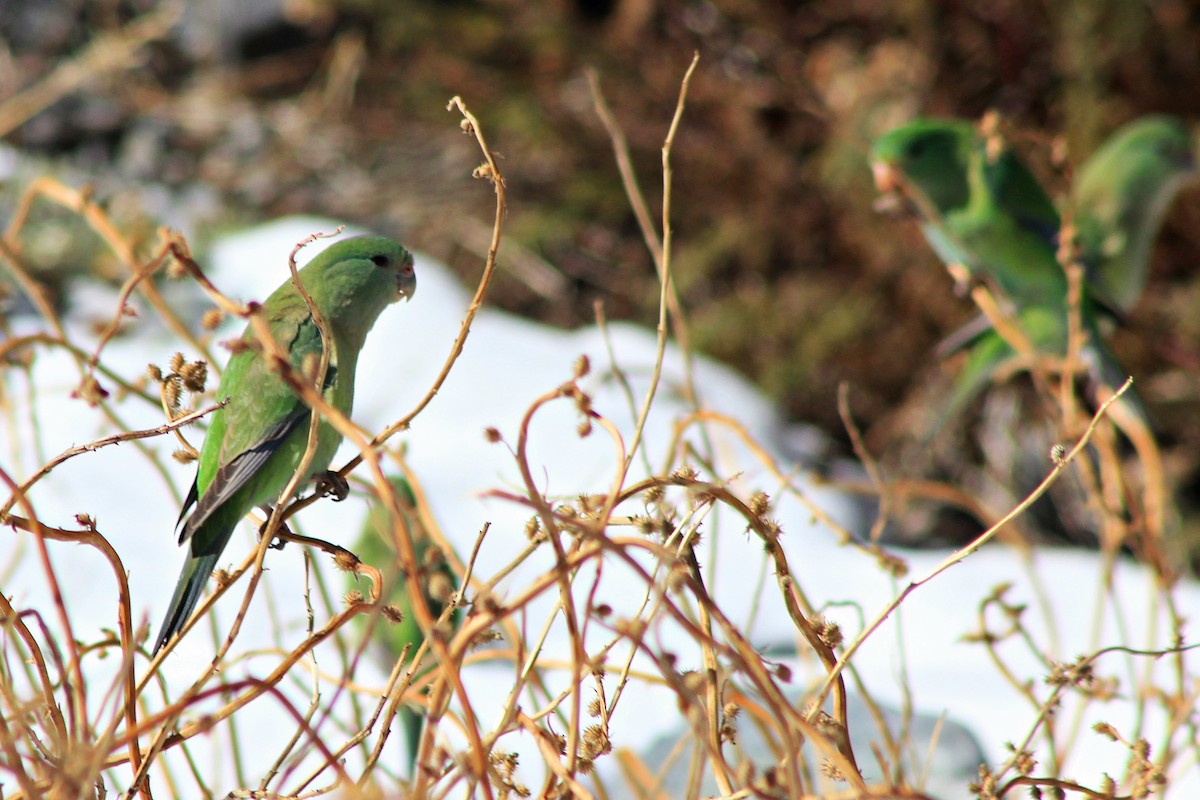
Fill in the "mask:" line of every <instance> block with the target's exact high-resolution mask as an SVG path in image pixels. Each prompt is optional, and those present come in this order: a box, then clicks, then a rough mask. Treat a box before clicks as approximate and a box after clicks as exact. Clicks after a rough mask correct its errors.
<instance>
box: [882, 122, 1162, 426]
mask: <svg viewBox="0 0 1200 800" xmlns="http://www.w3.org/2000/svg"><path fill="white" fill-rule="evenodd" d="M871 165H872V170H873V172H874V175H875V182H876V185H877V186H878V188H879V190H880V191H881V192H883V193H884V194H885V195H897V194H898V195H900V196H901V197H902V198H903V199H904V200H907V201H908V202H909V203H910V204H912V205H913V206H915V207H916V209H917V210H918V211H919V213H920V215H921V217H922V231H923V232H924V234H925V237H926V240H927V241H928V242H929V243H930V245H931V246H932V247H933V249H934V250H935V251H936V252H937V254H938V256H939V257H940V258H941V259H942V260H943V261H944V262H946V264H947V266H948V267H950V268H951V271H952V273H955V276H956V279H957V280H959V281H960V283H961V282H962V281H964V280H965V278H964V277H963V276H962V272H963V271H965V272H966V273H968V274H969V275H971V276H973V277H975V278H978V279H981V280H983V281H985V282H986V283H988V284H989V285H990V286H991V288H992V289H993V290H998V291H996V294H997V300H998V301H999V302H1000V303H1001V307H1002V308H1005V309H1006V310H1008V311H1009V313H1011V314H1012V315H1013V316H1014V317H1015V318H1016V321H1017V323H1018V325H1019V326H1020V328H1021V330H1022V331H1023V332H1024V333H1025V335H1026V336H1027V337H1028V338H1029V340H1030V343H1031V344H1032V345H1033V347H1034V348H1035V349H1036V350H1037V351H1038V352H1041V353H1046V354H1051V355H1065V353H1066V349H1067V333H1068V327H1067V325H1068V323H1067V302H1066V301H1067V278H1066V273H1065V272H1064V271H1063V268H1062V267H1061V266H1060V264H1059V261H1058V233H1059V227H1060V220H1059V215H1058V211H1057V210H1056V209H1055V207H1054V203H1053V202H1051V200H1050V198H1049V196H1047V194H1046V193H1045V191H1044V190H1043V189H1042V187H1041V185H1040V184H1039V183H1038V181H1037V179H1036V178H1035V177H1034V176H1033V174H1032V173H1031V172H1030V171H1029V169H1028V167H1026V166H1025V164H1024V162H1022V161H1021V159H1020V158H1019V157H1018V156H1017V155H1016V153H1014V152H1013V151H1012V150H1011V149H1009V148H1008V147H1007V146H1006V145H1005V144H1004V143H1003V142H1000V141H998V140H997V139H996V138H995V137H985V136H983V135H982V134H981V133H980V132H979V131H978V130H977V129H976V127H975V126H974V125H972V124H970V123H968V122H965V121H962V120H940V119H921V120H917V121H916V122H913V123H911V124H909V125H905V126H903V127H900V128H897V129H895V130H893V131H891V132H889V133H887V134H886V135H884V136H883V137H881V138H880V139H879V140H877V141H876V142H875V145H874V146H873V147H872V149H871ZM1083 290H1084V291H1083V297H1082V302H1081V309H1080V311H1081V322H1082V326H1083V329H1084V331H1085V332H1086V334H1087V336H1086V343H1085V345H1084V347H1083V348H1082V352H1081V360H1082V361H1083V362H1084V364H1085V365H1086V366H1087V368H1088V371H1089V373H1090V374H1091V376H1092V379H1093V380H1094V381H1095V382H1096V383H1099V384H1101V385H1105V386H1108V387H1110V388H1112V389H1116V388H1117V387H1119V386H1120V385H1121V384H1122V383H1124V382H1125V378H1126V375H1127V373H1126V372H1125V371H1124V370H1122V369H1121V368H1120V367H1119V365H1117V364H1116V362H1115V360H1114V359H1113V357H1112V355H1111V354H1110V353H1109V352H1108V350H1107V348H1106V347H1105V346H1104V343H1103V340H1102V339H1101V336H1100V332H1099V329H1098V320H1099V319H1100V318H1101V317H1102V316H1103V315H1104V313H1105V312H1106V308H1107V304H1106V303H1104V302H1101V301H1100V299H1099V294H1100V293H1099V292H1098V291H1097V290H1096V289H1095V287H1094V286H1092V285H1091V284H1090V283H1088V282H1087V281H1085V284H1084V286H1083ZM952 340H953V346H954V349H957V348H959V347H962V346H968V345H969V346H970V348H971V351H970V354H969V356H968V359H967V363H966V365H965V367H964V369H963V371H962V373H961V374H960V375H959V378H958V380H957V381H956V384H955V388H954V391H953V392H952V395H951V397H950V400H949V403H948V406H947V408H946V410H945V415H944V416H947V417H948V416H950V415H952V414H954V413H956V412H958V411H960V410H961V409H962V407H963V406H965V405H966V403H968V402H969V401H970V400H971V399H972V398H973V397H974V396H975V395H976V394H978V392H979V391H980V390H982V389H983V388H984V387H985V386H986V385H987V383H988V381H989V380H991V377H992V375H993V373H994V372H995V370H996V368H997V367H998V366H999V365H1000V364H1001V363H1002V362H1004V361H1005V360H1007V359H1008V358H1010V357H1011V356H1012V355H1013V351H1012V348H1011V347H1010V346H1009V345H1008V343H1007V342H1006V341H1005V340H1004V339H1003V338H1002V337H1001V336H1000V335H999V334H998V333H996V332H995V331H994V330H992V329H991V328H990V327H989V326H987V325H986V322H985V323H984V324H983V325H980V324H978V323H974V324H972V325H969V326H968V327H967V328H966V329H964V331H963V332H960V333H959V334H956V335H955V336H953V337H952ZM1126 396H1127V397H1128V395H1126ZM1131 405H1132V406H1133V407H1134V408H1135V409H1136V410H1137V413H1138V415H1139V416H1140V417H1142V418H1144V412H1142V411H1141V409H1140V405H1139V404H1138V403H1137V402H1136V401H1131Z"/></svg>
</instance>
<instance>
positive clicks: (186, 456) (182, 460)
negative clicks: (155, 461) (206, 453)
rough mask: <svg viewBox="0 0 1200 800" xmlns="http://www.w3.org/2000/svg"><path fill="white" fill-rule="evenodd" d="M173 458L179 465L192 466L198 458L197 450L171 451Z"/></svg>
mask: <svg viewBox="0 0 1200 800" xmlns="http://www.w3.org/2000/svg"><path fill="white" fill-rule="evenodd" d="M171 458H172V459H174V460H175V462H176V463H178V464H190V463H192V462H193V461H195V460H196V459H197V458H198V456H197V455H196V451H195V450H182V449H181V450H173V451H171Z"/></svg>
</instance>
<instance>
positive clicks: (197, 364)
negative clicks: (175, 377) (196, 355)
mask: <svg viewBox="0 0 1200 800" xmlns="http://www.w3.org/2000/svg"><path fill="white" fill-rule="evenodd" d="M179 377H180V378H182V379H183V386H184V388H185V389H187V390H188V391H189V392H194V393H196V394H199V393H201V392H203V391H204V384H205V382H206V381H207V380H208V364H206V363H205V362H203V361H193V362H192V363H190V364H184V365H183V366H182V367H180V369H179Z"/></svg>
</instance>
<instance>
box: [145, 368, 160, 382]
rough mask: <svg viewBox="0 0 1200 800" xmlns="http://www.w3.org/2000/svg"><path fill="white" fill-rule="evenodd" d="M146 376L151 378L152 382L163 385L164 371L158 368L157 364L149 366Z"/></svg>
mask: <svg viewBox="0 0 1200 800" xmlns="http://www.w3.org/2000/svg"><path fill="white" fill-rule="evenodd" d="M146 375H147V376H149V378H150V380H152V381H154V382H155V383H162V379H163V374H162V370H161V369H159V368H158V365H157V364H147V365H146Z"/></svg>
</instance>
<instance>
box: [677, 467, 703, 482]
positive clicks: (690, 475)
mask: <svg viewBox="0 0 1200 800" xmlns="http://www.w3.org/2000/svg"><path fill="white" fill-rule="evenodd" d="M698 474H699V473H697V472H696V469H695V468H694V467H692V466H691V465H689V464H684V465H683V466H682V467H680V468H679V469H677V470H675V471H674V472H672V473H671V478H672V479H673V480H677V481H694V480H696V476H697V475H698Z"/></svg>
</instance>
